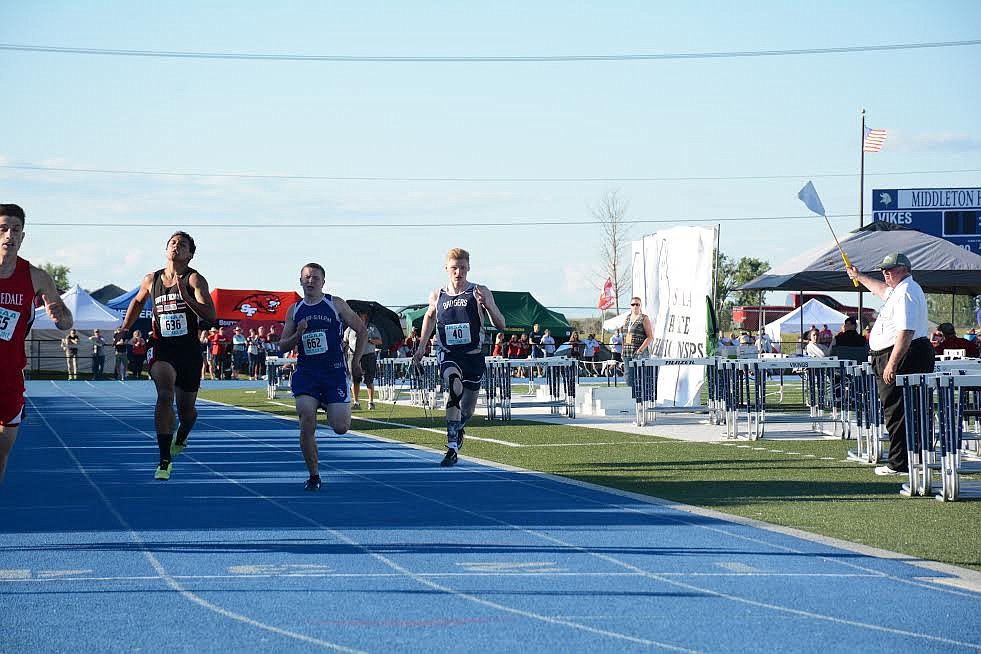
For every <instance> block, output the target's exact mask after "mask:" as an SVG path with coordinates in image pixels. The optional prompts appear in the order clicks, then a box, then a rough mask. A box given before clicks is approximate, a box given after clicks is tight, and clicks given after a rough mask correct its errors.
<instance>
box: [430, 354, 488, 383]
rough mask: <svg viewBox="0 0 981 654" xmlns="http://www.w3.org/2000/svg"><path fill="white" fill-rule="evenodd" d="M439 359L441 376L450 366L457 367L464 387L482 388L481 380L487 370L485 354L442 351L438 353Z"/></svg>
mask: <svg viewBox="0 0 981 654" xmlns="http://www.w3.org/2000/svg"><path fill="white" fill-rule="evenodd" d="M438 360H439V374H440V375H441V376H442V375H444V374H445V373H446V370H447V369H448V368H457V369H459V370H460V376H461V377H462V378H463V387H464V388H469V389H470V390H472V391H479V390H480V382H481V381H482V380H483V379H484V372H486V370H487V364H486V363H485V362H484V355H483V354H455V353H452V352H441V353H440V354H439V355H438Z"/></svg>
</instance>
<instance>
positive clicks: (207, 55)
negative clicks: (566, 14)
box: [0, 40, 981, 63]
mask: <svg viewBox="0 0 981 654" xmlns="http://www.w3.org/2000/svg"><path fill="white" fill-rule="evenodd" d="M974 45H981V40H968V41H936V42H930V43H892V44H883V45H853V46H843V47H838V48H795V49H792V50H735V51H728V52H665V53H651V54H611V55H590V54H587V55H522V56H514V57H501V56H486V57H485V56H447V57H422V56H358V55H307V54H295V53H261V52H182V51H175V50H113V49H106V48H76V47H69V46H48V45H33V44H26V43H0V50H8V51H14V52H41V53H51V54H74V55H99V56H108V57H156V58H168V59H231V60H248V61H314V62H331V63H535V62H543V63H570V62H581V61H666V60H678V59H737V58H746V57H786V56H793V55H826V54H846V53H856V52H885V51H891V50H923V49H928V48H952V47H963V46H974Z"/></svg>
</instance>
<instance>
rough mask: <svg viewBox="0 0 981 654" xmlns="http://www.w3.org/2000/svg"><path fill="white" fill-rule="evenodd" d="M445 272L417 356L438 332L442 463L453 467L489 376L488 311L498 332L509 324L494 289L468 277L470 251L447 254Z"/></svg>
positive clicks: (416, 359) (431, 303) (431, 301)
mask: <svg viewBox="0 0 981 654" xmlns="http://www.w3.org/2000/svg"><path fill="white" fill-rule="evenodd" d="M446 272H447V273H448V274H449V277H450V280H449V284H447V286H446V288H442V289H438V290H435V291H433V292H432V293H431V294H430V295H429V309H427V310H426V315H425V316H424V317H423V319H422V334H420V336H419V347H418V348H417V349H416V351H415V353H414V354H413V355H412V359H413V361H414V362H416V363H418V362H419V360H421V359H422V357H423V355H424V354H425V352H426V344H428V343H429V339H430V337H431V336H432V334H433V330H435V331H436V356H437V358H438V360H439V371H440V375H441V376H442V378H443V388H445V389H446V391H447V393H448V394H449V400H448V401H447V403H446V448H447V449H446V456H444V457H443V461H442V462H441V463H440V465H442V466H451V465H454V464H455V463H456V462H457V450H459V449H460V447H461V446H462V445H463V433H464V426H465V425H466V424H467V420H469V419H470V416H472V415H473V412H474V409H475V408H476V406H477V395H478V394H479V393H480V381H481V379H483V376H484V369H485V366H484V353H483V350H482V347H483V344H484V314H485V313H486V315H487V316H488V317H489V318H490V321H491V324H493V325H494V327H496V328H497V329H499V330H503V329H504V327H505V324H504V314H502V313H501V310H500V309H498V308H497V304H496V303H495V302H494V295H493V294H492V293H491V292H490V290H489V289H488V288H487V287H486V286H480V285H479V284H473V283H471V282H469V281H467V273H468V272H470V253H468V252H467V251H466V250H464V249H461V248H453V249H452V250H450V251H449V252H447V253H446Z"/></svg>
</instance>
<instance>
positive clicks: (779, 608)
mask: <svg viewBox="0 0 981 654" xmlns="http://www.w3.org/2000/svg"><path fill="white" fill-rule="evenodd" d="M269 417H270V418H272V416H269ZM226 431H229V430H226ZM233 433H236V432H233ZM243 436H244V435H243ZM246 437H247V438H251V437H248V436H246ZM380 440H384V439H380ZM395 442H397V441H395ZM413 455H414V454H413ZM414 456H415V455H414ZM485 465H488V466H491V467H494V466H497V465H499V464H495V463H494V462H486V463H485ZM335 470H336V468H335ZM519 470H520V469H519ZM339 472H343V471H340V470H339ZM525 472H529V473H530V474H531V475H532V476H537V477H540V478H546V479H556V480H558V481H563V482H570V483H571V485H581V486H584V487H587V488H590V489H593V490H599V491H603V492H608V491H609V490H610V489H606V488H604V487H600V486H595V485H593V484H588V483H578V482H575V480H566V479H564V478H561V477H554V476H551V475H546V474H544V473H536V472H532V471H525ZM232 481H233V482H234V480H232ZM375 481H376V483H379V484H381V485H383V486H386V487H389V488H391V489H393V490H395V491H397V492H401V493H404V494H407V495H410V496H414V497H417V498H420V499H423V500H425V501H429V502H432V503H434V504H438V505H441V506H444V507H446V508H447V509H450V510H456V511H459V512H461V513H465V514H469V515H472V516H475V517H478V518H481V519H483V520H487V521H489V522H494V523H497V524H499V525H501V526H503V527H507V528H509V529H511V530H513V531H518V532H522V533H526V534H529V535H532V536H536V537H538V538H541V539H543V540H546V541H549V542H553V543H556V544H559V545H562V546H563V547H566V548H569V549H570V550H574V551H578V552H580V553H584V554H587V555H589V556H593V557H596V558H598V559H600V560H603V561H606V562H609V563H612V564H613V565H616V566H618V567H621V568H624V569H626V570H629V571H632V572H636V573H637V574H640V575H642V576H645V577H647V578H650V579H654V580H657V581H661V582H663V583H666V584H669V585H673V586H678V587H680V588H684V589H686V590H689V591H696V592H701V593H705V594H707V595H711V596H714V597H719V598H721V599H726V600H729V601H732V602H735V603H739V604H746V605H749V606H754V607H758V608H764V609H769V610H772V611H775V612H778V613H786V614H790V615H797V616H802V617H806V618H811V619H814V620H818V621H824V622H830V623H833V624H842V625H848V626H852V627H858V628H862V629H868V630H870V631H877V632H884V633H890V634H896V635H901V636H909V637H913V638H919V639H924V640H928V641H934V642H941V643H945V644H953V645H959V646H968V647H971V648H975V649H979V650H981V647H978V646H976V645H974V644H973V643H966V642H962V641H956V640H953V639H949V638H945V637H943V636H934V635H932V634H926V633H920V632H912V631H906V630H903V629H897V628H894V627H889V626H883V625H878V624H873V623H866V622H860V621H857V620H851V619H848V618H840V617H836V616H833V615H825V614H822V613H816V612H814V611H808V610H804V609H796V608H793V607H789V606H783V605H779V604H771V603H769V602H764V601H760V600H754V599H751V598H748V597H741V596H738V595H734V594H732V593H726V592H721V591H717V590H714V589H712V588H707V587H701V586H697V585H695V584H693V583H688V582H685V581H681V580H676V579H673V578H672V577H671V576H669V575H662V574H659V573H657V572H651V571H647V570H644V569H642V568H639V567H637V566H635V565H633V564H630V563H627V562H625V561H622V560H620V559H617V558H615V557H613V556H610V555H607V554H602V553H600V552H595V551H592V550H590V549H589V548H587V547H583V546H580V545H576V544H574V543H570V542H567V541H564V540H562V539H560V538H557V537H555V536H552V535H551V534H549V533H545V532H540V531H537V530H534V529H529V528H526V527H521V526H518V525H514V524H511V523H508V522H506V521H504V520H501V519H498V518H495V517H493V516H490V515H486V514H484V513H481V512H478V511H471V510H468V509H464V508H461V507H459V506H457V505H455V504H450V503H449V502H445V501H442V500H440V499H438V498H433V497H428V496H426V495H422V494H420V493H417V492H414V491H411V490H409V489H406V488H400V487H398V486H395V485H393V484H389V483H387V482H384V481H378V480H375ZM235 483H238V482H235ZM517 483H524V484H527V485H528V486H529V487H532V488H536V486H535V485H534V484H531V483H529V482H525V481H520V482H517ZM250 490H251V489H250ZM253 492H254V491H253ZM257 494H258V493H257ZM614 494H615V492H614ZM568 495H570V496H574V495H573V494H571V493H568ZM580 499H582V498H580ZM652 499H656V498H648V501H650V500H652ZM594 502H595V503H598V504H601V505H604V506H616V505H607V504H603V503H601V502H599V501H598V500H594ZM618 508H620V509H621V510H625V511H628V512H632V513H633V512H636V513H641V514H644V512H643V511H638V510H637V509H632V508H629V507H618ZM287 510H289V509H287ZM297 515H300V514H297ZM662 517H665V518H667V519H670V520H674V521H676V522H679V523H681V524H688V525H693V522H692V521H690V520H685V519H683V518H680V517H672V516H662ZM307 519H308V520H309V518H307ZM694 526H698V527H701V528H704V529H708V530H710V531H715V532H718V533H722V534H727V535H729V536H736V537H738V538H743V539H745V540H748V541H755V542H759V543H761V544H763V545H766V546H769V547H772V548H773V549H777V550H784V551H790V552H796V553H799V554H800V553H802V552H801V551H799V550H796V549H794V548H791V547H789V546H781V545H776V544H774V543H770V542H767V541H765V540H762V539H760V538H755V537H749V536H743V535H738V534H732V533H731V532H728V531H726V530H724V529H721V528H716V527H710V526H706V525H694ZM369 554H371V555H372V556H376V555H375V554H373V553H371V552H369ZM381 558H382V559H384V557H381ZM820 558H821V559H822V560H826V561H829V562H836V563H838V562H837V561H833V560H832V559H830V558H829V557H820ZM384 560H386V561H387V559H384ZM840 563H841V565H845V566H846V567H851V568H855V569H859V570H863V571H865V572H867V573H869V575H870V576H874V577H879V578H886V579H889V580H891V581H897V582H901V583H908V584H911V585H916V586H924V587H927V588H930V586H926V585H924V584H919V583H915V582H911V581H908V580H905V579H902V578H899V577H894V576H891V575H887V574H884V573H879V572H877V571H874V570H869V569H865V568H862V566H860V565H858V564H854V563H848V562H840ZM392 565H393V566H396V565H397V564H395V563H394V562H392ZM399 568H401V566H399ZM407 573H408V574H409V575H411V576H413V578H415V573H411V572H409V571H407ZM933 590H939V589H936V588H933ZM451 592H454V593H456V592H457V591H453V590H452V589H451ZM954 594H957V593H956V592H954ZM464 596H466V597H469V596H468V595H464ZM474 600H475V601H477V602H478V603H486V604H488V605H493V603H488V602H486V601H485V600H481V599H480V598H474ZM504 610H509V611H514V612H517V613H519V614H523V613H524V612H522V611H519V610H517V609H514V610H512V609H510V608H509V607H504ZM625 638H627V639H628V640H630V639H632V637H625ZM661 646H665V645H663V644H662V645H661ZM668 647H672V648H674V646H668Z"/></svg>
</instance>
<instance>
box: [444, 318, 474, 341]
mask: <svg viewBox="0 0 981 654" xmlns="http://www.w3.org/2000/svg"><path fill="white" fill-rule="evenodd" d="M446 344H447V345H470V323H468V322H457V323H453V324H451V325H447V326H446Z"/></svg>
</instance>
